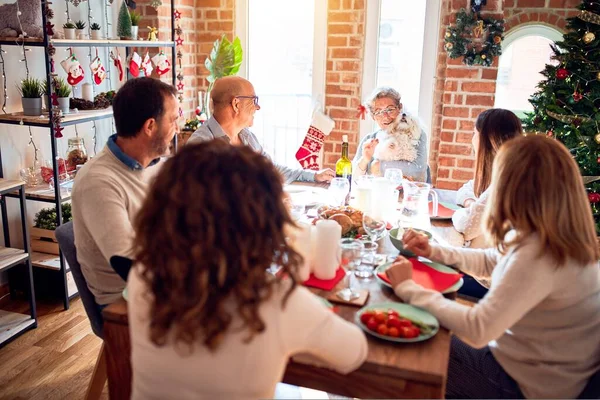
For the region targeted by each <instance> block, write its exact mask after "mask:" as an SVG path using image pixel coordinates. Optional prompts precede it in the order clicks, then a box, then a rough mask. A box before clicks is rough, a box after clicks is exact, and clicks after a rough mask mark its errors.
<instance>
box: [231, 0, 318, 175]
mask: <svg viewBox="0 0 600 400" xmlns="http://www.w3.org/2000/svg"><path fill="white" fill-rule="evenodd" d="M326 7H327V2H326V1H322V0H313V1H302V2H298V1H297V0H238V2H237V4H236V12H237V16H236V21H238V22H237V25H236V34H237V35H238V36H239V37H240V40H241V41H242V46H243V47H244V65H243V66H242V68H241V70H240V76H244V77H246V78H247V79H248V80H249V81H250V82H252V84H253V85H254V89H255V90H256V94H257V95H258V96H259V98H260V100H259V104H260V106H261V109H260V111H257V113H256V115H255V117H254V126H253V127H252V132H254V133H255V134H256V136H257V137H258V140H259V141H260V142H261V144H262V145H263V147H264V149H265V151H266V152H267V153H269V154H270V155H271V156H272V157H273V160H274V161H275V162H276V163H279V164H284V165H288V166H292V167H298V166H299V164H298V161H297V160H296V158H295V154H296V151H297V150H298V147H299V146H300V145H301V144H302V140H303V139H304V136H305V135H306V131H307V130H308V127H309V125H310V120H311V115H312V111H313V108H314V104H315V101H320V102H322V101H323V98H324V95H323V93H324V87H325V84H324V78H325V55H326V40H327V34H326V31H327V8H326ZM266 10H268V11H266Z"/></svg>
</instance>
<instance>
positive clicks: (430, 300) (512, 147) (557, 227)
mask: <svg viewBox="0 0 600 400" xmlns="http://www.w3.org/2000/svg"><path fill="white" fill-rule="evenodd" d="M484 226H485V229H486V234H487V235H488V236H489V238H490V241H491V243H492V244H493V246H494V248H490V249H485V250H484V249H464V248H444V247H441V246H438V245H433V244H429V242H428V240H427V238H426V237H425V236H422V235H419V234H417V233H415V232H413V231H409V232H407V233H406V234H405V236H404V237H403V240H404V242H405V247H406V248H407V249H409V250H411V251H413V252H414V253H416V254H418V255H420V256H424V257H428V258H430V259H432V260H435V261H439V262H442V263H445V264H450V265H455V266H456V267H457V268H459V269H460V270H463V271H465V272H467V273H470V274H473V275H475V276H480V277H491V281H492V284H491V287H490V290H489V292H488V293H487V294H486V295H485V297H484V298H483V299H482V300H481V301H480V302H479V303H477V304H475V305H474V306H473V307H469V306H466V305H462V304H460V303H457V302H455V301H452V300H448V299H445V298H444V297H443V296H442V295H441V294H440V293H438V292H434V291H431V290H427V289H424V288H422V287H421V286H419V285H418V284H416V283H415V282H414V281H413V280H412V279H411V276H412V267H411V264H410V262H407V261H406V260H404V259H399V260H397V262H396V263H395V265H394V266H393V267H392V268H391V270H389V272H388V275H389V277H390V280H391V281H392V283H393V286H394V289H395V293H396V294H397V295H398V296H399V297H400V298H401V299H402V300H404V301H407V302H409V303H411V304H414V305H416V306H419V307H422V308H425V309H427V310H428V311H430V312H431V313H432V314H433V315H435V316H436V317H437V318H438V319H439V321H440V323H441V324H442V325H443V326H445V327H447V328H448V329H450V330H451V331H453V333H454V334H455V335H456V337H453V339H452V345H451V352H450V363H449V370H448V383H447V396H448V397H451V398H521V397H526V398H576V397H577V396H578V395H579V394H580V393H581V391H582V390H583V389H584V387H585V385H586V383H587V381H588V380H589V378H590V377H591V376H592V375H593V374H594V373H595V372H596V371H598V370H599V369H600V269H599V265H598V259H599V257H600V251H599V249H598V244H597V242H596V231H595V226H594V221H593V217H592V212H591V208H590V205H589V202H588V199H587V195H586V192H585V189H584V185H583V181H582V179H581V176H580V174H579V170H578V168H577V165H576V163H575V161H574V160H573V159H572V158H571V155H570V154H569V151H568V150H567V149H566V148H565V147H564V146H563V145H562V144H560V143H559V142H558V141H556V140H553V139H549V138H546V137H545V136H541V135H540V136H535V135H534V136H527V137H525V136H522V137H519V138H516V139H513V140H510V141H508V142H507V143H506V144H504V145H503V146H502V148H501V150H500V152H499V153H498V155H497V157H496V160H495V161H494V168H493V176H492V183H491V192H490V197H489V202H488V204H487V208H486V212H485V215H484ZM459 338H460V339H459Z"/></svg>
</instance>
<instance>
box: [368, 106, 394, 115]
mask: <svg viewBox="0 0 600 400" xmlns="http://www.w3.org/2000/svg"><path fill="white" fill-rule="evenodd" d="M395 111H398V107H395V106H390V107H388V108H384V109H383V110H379V111H375V112H374V113H373V116H374V117H380V116H382V115H383V114H385V115H390V114H393V113H394V112H395Z"/></svg>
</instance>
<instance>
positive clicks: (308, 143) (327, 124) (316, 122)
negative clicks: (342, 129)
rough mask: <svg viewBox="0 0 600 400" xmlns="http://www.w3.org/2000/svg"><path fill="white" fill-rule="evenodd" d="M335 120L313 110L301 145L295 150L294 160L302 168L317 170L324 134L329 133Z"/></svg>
mask: <svg viewBox="0 0 600 400" xmlns="http://www.w3.org/2000/svg"><path fill="white" fill-rule="evenodd" d="M334 126H335V122H333V120H332V119H331V118H329V117H328V116H327V115H325V114H323V113H322V112H321V111H318V110H315V112H314V113H313V116H312V121H311V123H310V127H309V128H308V132H307V133H306V136H305V137H304V141H303V142H302V146H300V148H299V149H298V151H297V152H296V160H298V162H299V163H300V165H301V166H302V168H304V169H312V170H316V171H318V170H319V168H320V167H319V152H320V151H321V147H323V142H324V141H325V136H327V135H329V134H330V133H331V131H332V130H333V127H334Z"/></svg>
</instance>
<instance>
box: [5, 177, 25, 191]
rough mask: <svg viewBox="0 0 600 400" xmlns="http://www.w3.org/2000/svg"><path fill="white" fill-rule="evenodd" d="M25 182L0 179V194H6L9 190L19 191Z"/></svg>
mask: <svg viewBox="0 0 600 400" xmlns="http://www.w3.org/2000/svg"><path fill="white" fill-rule="evenodd" d="M23 184H25V182H23V181H19V180H16V179H4V178H0V193H4V192H8V191H10V190H14V189H19V187H21V186H22V185H23Z"/></svg>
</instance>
